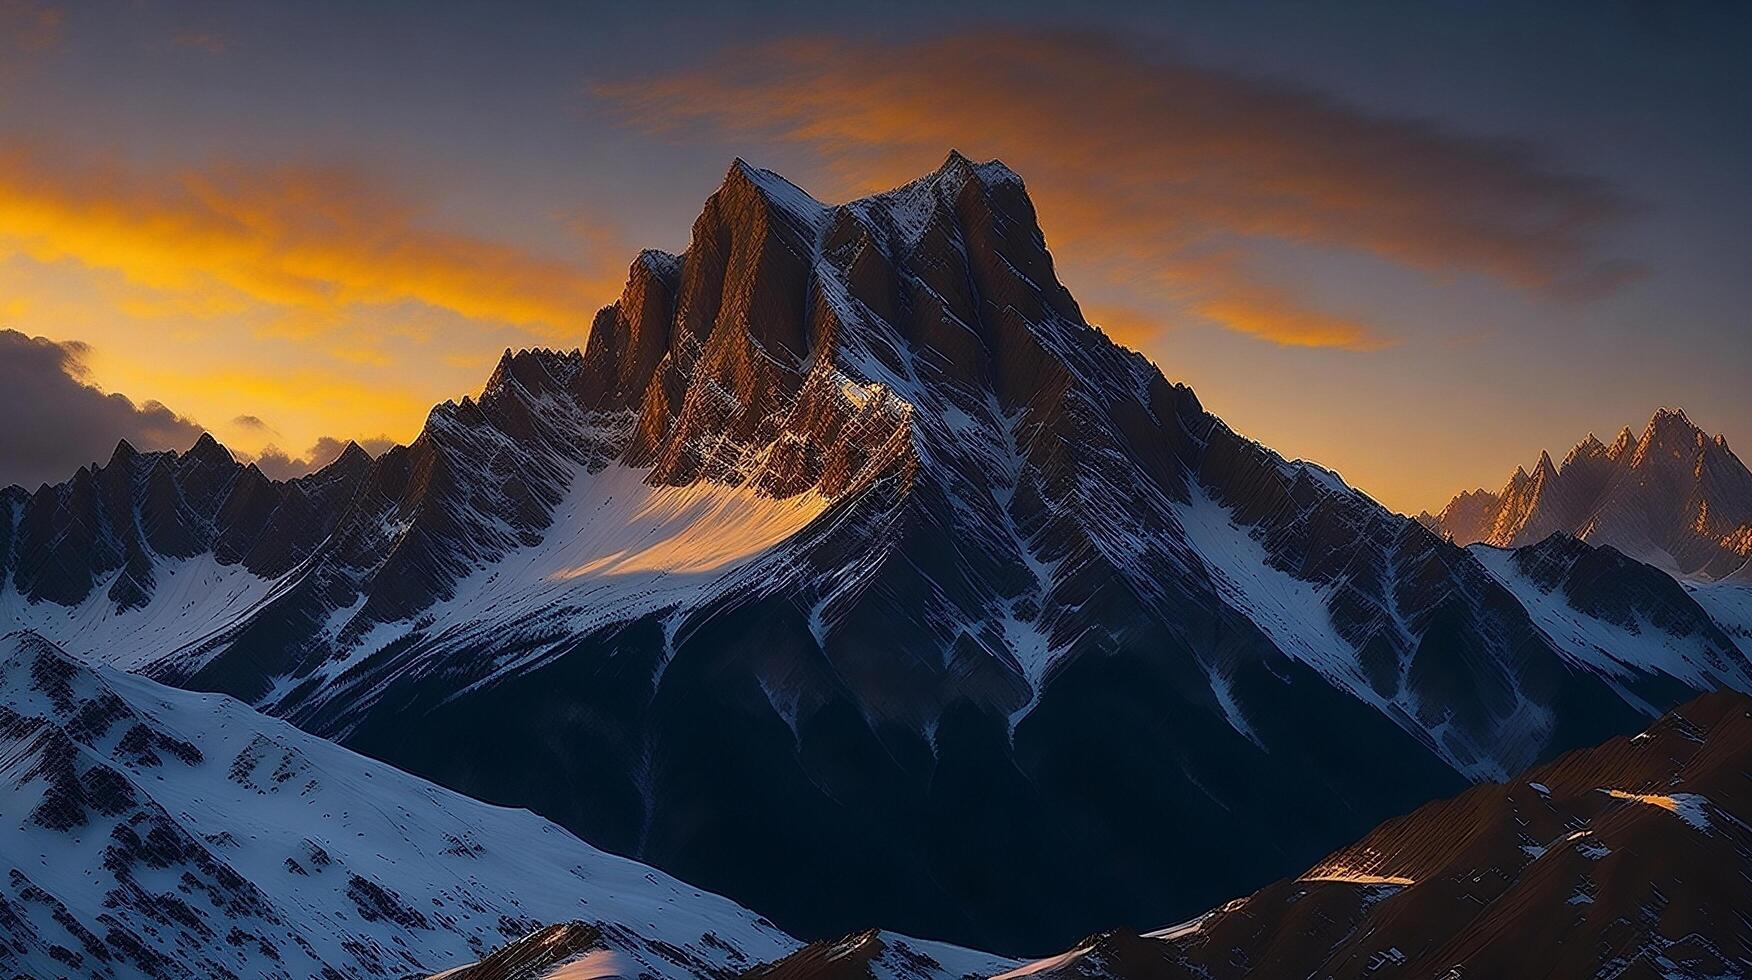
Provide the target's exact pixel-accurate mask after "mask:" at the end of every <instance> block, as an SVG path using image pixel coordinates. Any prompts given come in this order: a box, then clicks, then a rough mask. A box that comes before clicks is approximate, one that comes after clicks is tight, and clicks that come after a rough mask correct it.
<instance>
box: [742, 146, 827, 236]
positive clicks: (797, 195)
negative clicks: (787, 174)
mask: <svg viewBox="0 0 1752 980" xmlns="http://www.w3.org/2000/svg"><path fill="white" fill-rule="evenodd" d="M718 194H720V195H726V196H728V197H730V198H732V199H735V200H738V201H741V200H747V199H748V198H749V197H753V198H754V199H756V200H760V201H764V202H766V203H767V204H770V205H772V206H774V207H777V208H779V209H781V210H782V211H784V212H785V213H786V214H788V215H790V216H791V217H792V218H793V219H796V220H798V221H801V222H803V223H804V224H805V225H810V226H813V225H816V224H819V223H820V222H821V221H822V220H823V218H824V217H825V215H826V213H827V205H825V204H822V203H821V202H820V201H817V200H816V199H815V198H814V197H813V196H812V195H810V193H809V192H808V191H805V190H804V189H803V188H801V187H798V186H797V185H796V184H793V183H791V182H790V181H788V180H786V179H785V178H784V177H781V176H779V175H778V174H777V173H774V172H773V171H771V170H763V169H762V168H760V167H756V166H754V165H753V164H750V163H749V162H748V161H747V160H744V159H742V158H741V157H737V158H736V159H734V160H732V161H730V169H729V170H728V171H726V172H725V174H724V183H723V184H722V185H721V186H720V187H719V188H718Z"/></svg>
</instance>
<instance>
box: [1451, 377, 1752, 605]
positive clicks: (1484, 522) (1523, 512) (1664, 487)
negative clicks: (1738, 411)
mask: <svg viewBox="0 0 1752 980" xmlns="http://www.w3.org/2000/svg"><path fill="white" fill-rule="evenodd" d="M1419 520H1421V521H1423V522H1424V523H1425V524H1426V525H1428V526H1429V527H1431V528H1432V529H1434V530H1436V531H1438V532H1440V533H1442V534H1445V535H1447V536H1448V537H1450V538H1452V539H1453V540H1454V541H1455V542H1457V543H1459V544H1472V543H1474V542H1484V543H1486V544H1490V545H1494V546H1496V547H1499V548H1514V547H1519V546H1521V545H1527V544H1536V543H1538V542H1539V541H1542V540H1544V539H1545V538H1547V537H1549V536H1550V535H1552V534H1554V533H1556V532H1560V531H1561V532H1563V533H1564V534H1568V535H1571V536H1573V537H1577V538H1580V539H1582V540H1584V541H1587V542H1589V543H1591V544H1597V545H1610V546H1612V547H1613V548H1616V549H1617V550H1619V551H1621V552H1623V553H1624V554H1626V555H1629V556H1630V557H1632V558H1635V559H1636V560H1638V561H1641V562H1645V563H1647V564H1650V565H1654V566H1656V567H1658V568H1661V569H1664V570H1666V571H1668V572H1670V573H1672V574H1674V575H1677V576H1682V577H1696V578H1702V579H1724V578H1737V579H1741V580H1745V581H1752V471H1748V470H1747V469H1746V464H1744V463H1742V462H1740V458H1739V457H1738V456H1735V455H1734V453H1733V451H1732V450H1731V449H1729V448H1728V441H1727V439H1726V438H1724V437H1722V436H1719V435H1717V436H1711V435H1709V434H1708V433H1706V432H1704V431H1703V430H1702V429H1700V428H1698V427H1697V426H1696V425H1695V424H1693V423H1692V421H1691V420H1690V419H1689V418H1687V417H1686V415H1685V413H1684V412H1683V411H1681V410H1678V409H1666V408H1663V409H1661V410H1660V411H1657V412H1656V413H1655V414H1654V417H1653V418H1651V419H1649V423H1648V425H1647V426H1646V427H1644V429H1643V433H1642V435H1641V436H1640V437H1639V436H1637V435H1636V434H1635V433H1634V432H1632V431H1631V430H1630V427H1629V426H1626V427H1625V428H1624V429H1623V430H1622V431H1620V432H1619V433H1618V437H1617V438H1615V439H1613V440H1612V444H1611V445H1606V444H1605V443H1602V442H1601V441H1600V440H1599V439H1597V438H1595V437H1594V436H1593V435H1592V434H1590V435H1589V436H1588V437H1587V438H1586V439H1584V440H1582V441H1581V442H1580V443H1577V444H1576V447H1575V448H1574V449H1571V450H1570V451H1569V454H1568V455H1566V456H1565V457H1564V459H1563V462H1562V463H1561V464H1554V463H1552V461H1551V454H1550V453H1548V452H1542V453H1540V454H1539V461H1538V462H1537V463H1535V464H1533V471H1532V472H1531V473H1529V472H1528V471H1527V470H1526V469H1522V468H1517V469H1516V470H1515V473H1514V475H1513V476H1511V477H1510V478H1509V482H1508V483H1506V484H1504V485H1503V488H1502V489H1501V490H1500V491H1498V492H1496V493H1491V492H1490V491H1488V490H1483V489H1479V490H1472V491H1468V492H1466V493H1462V494H1460V495H1459V496H1457V497H1455V498H1454V499H1453V500H1451V501H1449V503H1448V506H1446V507H1444V508H1442V512H1441V513H1440V514H1437V515H1435V516H1433V517H1432V516H1430V515H1429V514H1427V513H1426V514H1421V515H1419Z"/></svg>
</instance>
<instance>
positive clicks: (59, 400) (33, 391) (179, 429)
mask: <svg viewBox="0 0 1752 980" xmlns="http://www.w3.org/2000/svg"><path fill="white" fill-rule="evenodd" d="M87 352H88V348H87V346H86V345H85V344H83V343H80V342H79V341H76V340H74V341H60V342H57V341H53V340H49V339H47V338H45V337H27V336H25V335H24V334H22V333H19V332H18V331H16V330H0V486H5V485H8V484H13V483H18V484H22V485H24V486H26V487H28V488H31V489H35V488H36V487H37V486H38V485H39V484H42V483H59V482H60V481H62V480H65V479H67V478H68V477H69V476H71V475H72V474H73V471H74V470H76V469H78V468H79V467H81V466H84V465H85V464H86V463H91V462H102V461H104V460H107V459H109V457H110V454H111V453H112V452H114V451H115V447H116V442H117V441H118V440H121V439H126V440H128V442H129V443H131V444H132V445H133V446H134V448H135V449H139V450H142V451H148V450H156V449H178V450H181V449H187V448H188V447H189V446H191V445H193V444H194V442H195V440H196V439H197V438H198V437H199V436H200V434H201V427H200V426H199V425H196V424H195V423H194V422H191V421H189V420H188V419H185V418H183V417H182V416H180V415H177V414H176V413H175V412H173V411H171V410H170V409H168V408H165V407H164V406H163V405H161V404H159V403H158V402H155V401H148V402H145V403H143V404H140V405H136V404H134V402H133V401H131V400H130V399H129V398H128V397H127V396H125V395H121V394H118V393H114V392H105V391H103V390H101V389H99V388H97V387H96V386H95V385H92V384H90V383H89V381H88V380H87V374H86V370H85V356H86V354H87Z"/></svg>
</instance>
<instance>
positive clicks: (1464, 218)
mask: <svg viewBox="0 0 1752 980" xmlns="http://www.w3.org/2000/svg"><path fill="white" fill-rule="evenodd" d="M594 93H595V95H596V96H597V97H598V98H600V99H602V100H604V101H605V102H606V103H607V104H608V105H609V106H611V107H612V108H613V109H614V110H615V111H616V112H618V113H620V114H622V115H623V116H624V117H625V118H626V119H628V120H630V121H632V122H633V123H635V124H637V125H641V126H643V127H646V128H648V129H651V130H655V131H662V132H667V133H670V134H673V135H676V136H680V137H686V136H687V135H689V134H690V133H692V132H695V131H697V130H700V129H706V130H711V131H715V132H720V133H728V134H730V135H733V136H738V137H744V136H746V137H756V138H766V139H778V140H782V141H788V142H793V143H796V144H800V145H803V146H806V147H808V148H810V149H812V150H813V151H815V152H816V153H817V154H819V155H820V157H821V158H822V159H823V160H824V161H825V163H826V164H827V166H828V168H829V171H830V173H831V174H832V175H833V177H834V178H835V180H836V181H837V182H838V184H839V185H840V186H839V187H837V188H835V190H837V191H839V192H841V193H844V194H848V195H849V194H852V193H858V192H864V191H869V190H873V189H877V188H881V187H885V186H892V185H893V184H894V183H897V182H899V181H901V180H903V179H906V178H907V177H910V176H914V175H916V174H917V173H919V172H922V171H923V170H925V169H928V168H929V167H931V166H932V165H934V164H935V163H936V161H938V160H940V159H941V157H942V154H943V152H944V151H945V149H947V148H948V147H951V146H955V147H959V148H960V149H962V150H963V151H966V152H968V153H969V154H970V155H973V156H976V157H981V158H984V157H994V156H995V157H1000V158H1002V159H1004V160H1005V161H1006V162H1007V163H1009V164H1011V165H1012V166H1013V167H1015V168H1016V169H1017V170H1018V171H1019V172H1021V173H1022V174H1023V175H1024V176H1025V177H1027V178H1028V179H1029V186H1030V189H1031V191H1032V192H1033V193H1034V195H1035V197H1036V200H1037V202H1038V203H1039V207H1040V212H1041V215H1042V220H1043V222H1044V223H1045V224H1046V230H1047V232H1048V235H1049V237H1050V238H1051V239H1052V240H1053V241H1054V243H1055V244H1057V245H1060V246H1065V247H1064V248H1063V249H1062V250H1061V252H1062V254H1066V255H1068V256H1071V257H1072V258H1073V261H1074V263H1075V264H1078V265H1083V266H1087V267H1088V268H1090V269H1094V270H1097V271H1098V273H1099V274H1101V275H1104V276H1106V277H1109V278H1110V279H1111V280H1112V281H1114V282H1118V283H1126V284H1130V285H1136V284H1137V283H1138V282H1140V281H1146V282H1148V283H1149V284H1150V285H1151V287H1152V288H1154V289H1156V290H1157V293H1158V298H1160V299H1163V300H1164V301H1166V302H1168V303H1170V304H1171V305H1173V306H1175V307H1176V308H1179V309H1181V310H1183V311H1185V312H1188V313H1191V314H1193V315H1197V316H1203V317H1206V318H1210V319H1213V320H1216V321H1219V322H1220V323H1221V324H1222V325H1224V326H1227V327H1229V328H1231V329H1236V330H1241V331H1244V332H1246V333H1250V334H1254V335H1257V336H1260V337H1264V338H1266V339H1270V340H1273V341H1275V342H1278V343H1287V344H1299V345H1310V346H1336V347H1346V348H1353V349H1373V348H1376V347H1380V346H1383V345H1384V344H1385V343H1387V340H1386V339H1385V338H1383V337H1382V336H1381V335H1380V333H1379V331H1377V330H1375V329H1374V328H1372V327H1371V326H1369V325H1368V324H1366V323H1364V322H1362V321H1360V320H1356V319H1354V318H1346V317H1342V316H1337V315H1334V314H1332V313H1330V312H1325V311H1321V310H1316V309H1312V308H1308V307H1305V306H1302V305H1299V304H1297V303H1296V302H1295V301H1294V300H1293V299H1292V298H1291V297H1290V296H1288V295H1287V294H1285V293H1284V292H1283V291H1282V290H1281V289H1280V288H1277V287H1276V286H1275V285H1274V284H1273V283H1271V282H1269V281H1265V280H1262V279H1259V278H1258V277H1257V275H1256V274H1243V272H1242V271H1241V265H1242V264H1241V263H1239V262H1231V263H1228V264H1227V265H1226V266H1225V267H1224V268H1221V269H1220V270H1218V274H1216V275H1214V276H1213V275H1210V272H1211V263H1210V262H1209V261H1208V260H1206V259H1204V258H1202V256H1206V255H1208V254H1210V253H1212V252H1214V251H1215V252H1224V251H1232V250H1235V249H1237V248H1245V247H1246V245H1247V244H1248V243H1252V242H1259V241H1275V242H1280V243H1283V242H1287V243H1291V244H1299V245H1312V246H1326V247H1339V248H1344V249H1350V250H1356V251H1360V252H1363V253H1367V254H1371V255H1374V256H1377V257H1379V258H1382V259H1386V260H1388V261H1390V262H1393V263H1396V264H1399V265H1402V266H1406V267H1409V268H1413V269H1417V270H1422V271H1424V272H1428V273H1433V274H1438V275H1450V274H1454V273H1473V274H1480V275H1483V276H1487V277H1490V278H1493V279H1496V280H1498V281H1501V282H1504V283H1507V284H1509V285H1510V286H1512V287H1515V288H1518V289H1522V290H1528V291H1535V292H1539V293H1546V294H1551V295H1560V296H1577V295H1587V294H1590V293H1592V292H1596V291H1599V290H1602V289H1607V288H1610V287H1611V286H1612V285H1613V284H1615V283H1616V282H1618V281H1619V280H1620V279H1622V278H1623V277H1624V276H1626V275H1628V274H1630V273H1631V272H1632V271H1633V270H1630V269H1628V268H1627V267H1626V266H1624V265H1622V264H1620V263H1614V262H1611V261H1608V260H1606V259H1603V258H1602V257H1601V256H1600V254H1599V249H1598V246H1597V239H1598V236H1599V235H1600V233H1601V232H1602V231H1604V230H1605V229H1607V228H1609V227H1611V226H1612V225H1613V224H1614V223H1615V222H1616V221H1617V220H1619V218H1620V217H1621V215H1622V214H1623V212H1624V210H1625V205H1624V203H1623V202H1622V201H1621V200H1620V199H1619V198H1618V197H1617V195H1616V194H1615V193H1614V192H1613V191H1612V189H1611V188H1609V187H1608V186H1606V185H1605V184H1603V183H1601V182H1599V181H1597V180H1594V179H1591V178H1588V177H1585V176H1580V175H1577V174H1573V173H1567V172H1564V171H1561V170H1559V169H1556V168H1554V167H1552V166H1551V165H1549V164H1547V163H1545V162H1544V161H1542V160H1540V159H1539V158H1538V157H1537V156H1536V155H1535V154H1533V153H1532V152H1531V151H1530V150H1529V149H1528V148H1526V147H1523V146H1519V145H1516V144H1512V143H1507V142H1503V141H1499V140H1487V139H1478V138H1472V137H1468V136H1464V135H1460V134H1457V133H1454V132H1451V131H1448V130H1445V129H1443V128H1441V127H1438V126H1435V125H1433V124H1429V123H1426V122H1421V121H1416V120H1407V119H1400V118H1394V117H1387V116H1382V115H1378V114H1374V113H1370V112H1368V111H1365V110H1362V109H1359V108H1357V107H1354V106H1350V105H1347V104H1344V103H1341V102H1338V101H1335V100H1332V99H1330V98H1327V97H1324V96H1321V95H1319V94H1316V93H1313V92H1310V91H1307V90H1305V89H1301V88H1297V87H1295V86H1292V85H1290V84H1288V83H1284V82H1278V81H1266V80H1260V79H1253V78H1247V77H1243V76H1239V75H1235V74H1233V73H1229V72H1225V71H1219V70H1215V69H1211V68H1208V67H1203V66H1199V65H1195V64H1191V63H1188V62H1186V61H1184V60H1180V59H1177V58H1173V57H1169V56H1164V55H1161V54H1158V53H1145V52H1142V51H1140V50H1139V49H1137V48H1134V47H1131V46H1129V45H1127V44H1124V43H1121V42H1119V41H1117V40H1114V39H1112V38H1108V37H1103V36H1095V35H1088V34H1083V35H1076V34H1064V33H1054V34H1040V33H1025V32H1006V31H994V30H982V31H978V32H967V33H961V34H956V35H952V36H948V37H941V38H938V39H933V40H926V41H915V42H905V43H889V42H877V41H871V42H862V43H860V42H842V41H829V40H803V41H788V42H783V43H779V44H772V45H766V46H763V47H760V48H758V49H754V50H746V51H741V52H738V53H735V54H733V55H731V56H729V57H726V58H723V59H721V60H719V61H717V62H715V63H712V64H708V65H706V66H704V67H701V68H695V69H689V70H684V71H680V72H677V73H673V74H667V75H662V76H658V77H654V78H647V79H640V80H635V81H632V82H627V83H616V84H609V85H602V86H598V87H597V88H596V89H595V90H594ZM1259 265H1260V263H1259V262H1250V263H1247V268H1248V269H1254V268H1257V267H1259Z"/></svg>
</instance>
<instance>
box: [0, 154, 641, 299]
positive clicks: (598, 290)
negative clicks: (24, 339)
mask: <svg viewBox="0 0 1752 980" xmlns="http://www.w3.org/2000/svg"><path fill="white" fill-rule="evenodd" d="M426 219H427V215H426V214H425V213H424V212H423V211H422V210H421V209H420V208H419V207H418V206H416V204H415V203H413V202H411V201H409V200H407V199H406V198H405V197H404V196H402V195H398V194H396V193H394V192H393V191H392V190H391V189H389V188H386V187H383V186H379V185H377V184H374V183H372V182H370V181H368V180H365V179H364V178H362V177H360V176H358V175H355V174H350V173H346V172H342V171H339V170H333V169H294V168H287V169H278V170H271V171H252V170H248V169H244V168H240V167H217V168H213V169H209V170H184V171H180V172H176V173H167V174H142V173H132V172H127V171H123V170H119V169H115V168H109V169H93V168H86V169H81V168H76V167H70V166H68V165H67V162H66V161H60V160H54V161H51V160H48V159H45V158H44V157H42V156H40V155H31V154H27V153H21V152H12V153H6V154H0V258H4V257H5V256H7V255H9V254H17V255H24V256H26V257H28V258H31V259H33V260H36V261H39V262H53V261H60V260H73V261H76V262H78V263H81V264H83V265H85V266H88V267H91V268H95V269H104V270H112V271H115V272H117V273H119V274H121V275H122V276H123V277H124V278H125V279H126V280H127V281H128V282H130V283H132V284H134V285H137V286H145V287H148V288H150V289H152V290H154V291H156V292H157V293H159V294H160V301H161V302H162V303H163V304H164V305H165V306H167V307H175V308H179V309H186V310H189V311H191V312H195V313H198V312H199V311H201V310H210V311H212V312H213V314H214V315H235V314H237V313H238V312H240V310H241V309H242V308H243V307H245V306H247V305H250V304H256V305H261V306H266V307H270V308H278V309H280V310H281V311H283V314H284V316H283V321H285V322H289V323H297V324H304V325H309V324H316V325H318V326H320V325H321V324H322V323H324V322H326V321H328V320H332V319H333V318H335V317H336V316H338V315H339V314H340V313H342V312H343V311H345V310H347V309H348V308H352V307H361V306H383V305H391V304H398V303H409V302H412V303H419V304H424V305H426V306H430V307H434V308H438V309H443V310H448V311H452V312H454V313H456V314H460V315H461V316H463V317H467V318H470V319H475V320H486V321H493V322H498V323H506V324H513V325H517V326H520V327H529V328H536V329H540V330H544V331H548V332H555V333H562V332H563V333H576V332H578V331H581V330H582V329H583V328H584V325H585V324H586V323H587V321H588V318H589V316H590V314H591V313H592V312H594V310H595V309H596V307H597V306H598V305H600V304H601V303H603V302H606V301H607V300H609V299H612V298H613V296H614V295H615V294H616V293H617V292H618V289H619V285H620V283H619V279H620V276H619V275H618V273H619V265H618V263H619V259H620V256H618V255H616V256H614V257H613V258H612V260H608V261H605V262H602V263H601V264H584V263H580V262H571V261H562V260H559V259H554V258H549V257H546V256H541V255H537V254H534V253H531V252H528V251H525V250H522V249H519V248H517V247H514V246H511V245H507V244H503V243H499V242H494V241H489V240H486V239H482V238H478V237H473V236H470V235H467V234H462V233H458V232H454V231H447V230H444V229H440V228H435V227H433V226H431V225H430V224H429V223H428V222H427V220H426ZM600 258H602V259H605V260H606V259H608V256H607V255H606V254H605V255H603V256H601V257H600ZM609 269H613V270H614V273H615V274H612V275H611V274H609V273H608V270H609Z"/></svg>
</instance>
